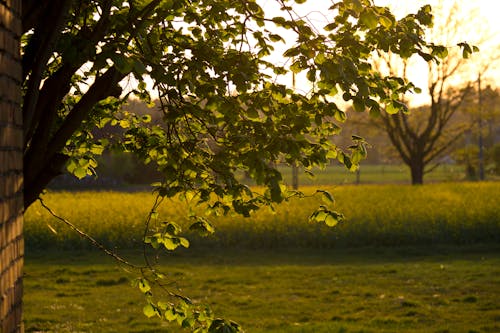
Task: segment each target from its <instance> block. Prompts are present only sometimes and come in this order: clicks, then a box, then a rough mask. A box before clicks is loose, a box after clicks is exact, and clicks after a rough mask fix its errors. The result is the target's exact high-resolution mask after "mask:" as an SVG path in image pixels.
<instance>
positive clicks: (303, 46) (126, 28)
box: [21, 0, 470, 332]
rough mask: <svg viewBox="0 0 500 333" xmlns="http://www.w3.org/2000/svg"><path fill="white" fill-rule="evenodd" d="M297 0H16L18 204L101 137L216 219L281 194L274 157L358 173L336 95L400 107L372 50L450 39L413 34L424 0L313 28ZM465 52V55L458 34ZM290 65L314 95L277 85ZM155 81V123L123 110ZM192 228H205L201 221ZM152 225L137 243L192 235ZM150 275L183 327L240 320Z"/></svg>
mask: <svg viewBox="0 0 500 333" xmlns="http://www.w3.org/2000/svg"><path fill="white" fill-rule="evenodd" d="M303 2H305V1H303V0H300V1H299V0H295V1H286V0H276V3H277V4H279V5H280V7H281V13H282V14H281V15H279V14H277V15H276V16H275V15H271V14H270V13H265V12H264V11H263V9H262V8H261V7H260V6H259V4H258V3H257V2H256V1H255V0H245V1H217V0H208V1H197V0H194V1H185V0H181V1H171V0H132V1H116V0H87V1H69V0H51V1H34V0H24V1H23V17H22V19H23V22H22V23H23V24H22V26H23V36H22V43H21V44H22V65H23V76H22V78H23V80H22V86H23V104H22V105H23V110H22V111H23V118H24V142H25V146H24V166H25V169H24V194H25V196H24V198H25V206H26V207H28V206H29V205H31V204H32V203H33V202H34V201H35V200H36V199H37V198H38V197H39V196H40V194H41V193H42V191H43V189H44V188H45V187H46V186H47V184H48V183H49V182H50V180H51V179H53V178H54V177H55V176H57V175H58V174H60V173H61V172H62V171H63V169H66V170H68V171H69V172H71V173H72V174H74V175H75V176H76V177H78V178H83V177H85V176H87V175H91V174H92V173H93V170H94V168H95V167H96V164H97V162H96V158H95V156H97V155H99V154H101V153H102V152H103V151H104V150H105V149H106V148H108V147H110V146H113V147H114V148H115V149H122V150H123V151H130V152H134V153H135V154H136V155H137V156H138V157H139V158H140V159H141V160H142V161H143V162H144V163H154V164H156V165H157V168H158V170H159V171H161V172H162V174H163V177H164V178H163V180H162V182H161V184H158V185H157V186H156V191H157V193H158V194H159V201H161V198H168V197H172V196H174V195H177V194H184V196H185V197H186V198H192V199H191V200H193V201H194V202H197V203H198V204H205V205H207V206H206V207H207V211H209V212H212V213H213V214H219V213H226V212H227V211H229V210H234V211H236V212H237V213H240V214H242V215H244V216H248V215H249V214H250V213H251V212H252V211H254V210H256V209H257V208H258V207H260V206H262V205H271V204H273V203H279V202H281V201H283V200H285V199H287V198H288V197H289V196H290V195H291V194H290V193H288V192H287V191H286V189H285V188H284V187H283V186H282V184H281V182H282V177H281V174H280V173H279V172H278V170H277V169H276V168H275V167H274V165H275V164H274V162H276V161H284V162H286V163H289V164H297V165H298V166H300V167H301V168H310V167H312V166H315V165H320V166H321V165H324V164H325V163H326V162H327V161H328V159H329V158H336V159H338V160H339V161H340V162H341V163H343V164H345V165H346V166H347V167H348V168H355V167H356V165H357V163H358V162H359V160H360V159H361V158H363V157H364V155H366V151H365V147H364V141H363V139H362V138H360V137H354V138H353V139H354V142H353V145H352V146H351V147H350V148H349V150H348V151H343V150H341V149H339V148H338V147H336V146H335V145H333V144H331V140H330V138H331V136H333V135H336V134H337V133H338V129H339V127H338V125H336V124H334V123H333V121H332V120H333V119H336V120H337V121H343V120H344V119H345V112H344V111H342V110H341V109H340V108H339V107H338V106H337V105H336V104H335V103H334V102H333V99H332V96H335V95H337V94H339V93H342V94H343V97H344V99H345V100H346V101H352V102H353V103H354V105H355V106H356V108H365V107H368V108H370V109H372V110H375V109H381V107H380V105H392V106H393V107H392V109H391V111H395V110H400V109H403V105H402V103H401V101H399V97H400V96H401V95H402V94H404V93H405V92H407V91H411V90H413V88H414V86H413V85H412V84H411V83H409V82H407V81H405V80H403V79H400V78H397V77H393V76H384V75H382V74H381V73H380V72H378V71H377V70H375V69H374V68H373V67H372V65H371V63H372V54H373V53H374V52H375V51H376V50H380V52H382V53H386V52H391V53H393V54H398V55H400V56H401V57H403V58H408V57H410V56H411V55H413V54H419V55H420V56H421V57H423V58H425V59H426V60H427V61H435V60H437V56H441V55H443V53H444V50H445V49H444V48H443V47H441V46H436V45H434V44H432V43H428V42H427V41H426V40H425V39H424V34H423V31H424V26H426V25H429V24H430V23H431V21H432V15H431V12H430V7H429V6H425V7H423V8H422V9H421V10H420V11H418V13H416V14H411V15H408V16H406V17H404V18H402V19H400V20H396V18H395V17H394V16H393V15H392V14H391V12H390V11H389V10H388V9H387V8H382V7H377V6H375V5H373V3H372V1H371V0H355V1H353V0H344V1H339V2H336V3H335V4H333V5H332V6H331V8H330V9H331V21H330V22H329V23H328V24H327V25H326V26H325V28H324V30H318V29H317V28H316V27H314V26H312V25H311V24H310V22H309V21H308V20H307V17H301V16H299V15H297V14H295V12H294V11H293V8H292V6H296V5H297V6H298V5H299V4H301V3H303ZM285 32H286V33H287V34H288V35H292V36H293V37H291V38H292V39H290V37H286V39H287V41H291V40H293V39H295V40H294V44H293V45H292V46H290V47H289V48H288V49H287V50H286V51H285V53H284V56H285V57H286V58H289V59H293V61H291V63H290V66H288V65H286V66H281V65H277V64H276V63H275V62H274V61H272V60H270V59H271V58H270V57H269V56H270V55H271V54H272V52H273V50H274V46H275V45H276V44H277V43H280V42H283V41H284V38H283V37H282V36H280V34H282V33H285ZM463 48H464V50H465V51H466V52H469V49H470V47H469V46H468V45H466V44H464V45H463ZM289 70H291V71H293V72H295V73H300V72H304V73H305V74H306V77H307V79H308V80H309V81H310V82H311V84H312V89H311V91H309V92H306V93H299V92H296V91H293V90H291V89H289V88H287V87H286V86H284V85H281V84H278V83H276V82H277V81H276V76H279V75H284V74H286V73H287V72H289ZM149 80H151V82H152V86H149V87H148V82H149ZM153 92H155V93H156V94H157V97H158V98H159V100H160V105H159V107H160V111H159V112H161V115H162V119H163V124H161V125H155V124H152V123H151V122H150V118H149V117H148V116H142V115H137V114H134V113H132V112H122V111H121V107H122V104H123V103H124V102H125V101H126V99H127V98H128V96H129V95H130V94H133V95H135V96H137V97H139V98H141V99H142V100H144V101H146V102H150V101H151V95H152V94H153ZM106 124H110V125H112V126H120V127H121V128H123V129H124V134H123V135H121V136H119V137H117V136H114V137H108V138H95V137H94V136H93V135H92V133H93V130H94V129H95V128H96V127H97V128H101V127H103V126H105V125H106ZM238 170H242V171H245V172H246V173H247V174H248V175H249V176H250V177H251V178H252V179H253V180H254V181H255V182H256V183H257V184H260V185H263V186H265V187H266V188H267V190H266V191H264V192H263V193H255V192H253V191H252V190H250V189H249V188H248V187H246V186H244V185H243V184H241V183H240V182H239V181H238V180H237V178H236V177H235V173H236V171H238ZM325 195H326V194H325ZM326 197H327V198H329V196H328V195H326ZM155 207H156V206H155ZM153 213H154V212H152V215H151V216H150V217H149V218H150V219H151V218H153V215H154V214H153ZM340 217H341V215H339V214H337V213H335V212H333V211H330V210H329V209H328V208H326V207H324V206H323V207H321V208H320V210H318V211H317V212H315V213H314V214H313V215H312V219H314V220H317V221H322V222H326V223H327V224H329V225H334V224H336V223H337V222H338V220H339V219H340ZM192 227H193V228H195V229H198V230H201V231H202V232H210V231H212V229H213V228H212V226H211V225H210V224H209V222H208V221H207V220H205V219H204V218H196V217H195V221H194V222H193V226H192ZM152 228H153V227H152ZM159 228H160V229H151V230H147V231H146V237H145V242H146V243H149V244H151V246H153V247H154V248H158V247H159V246H162V247H166V248H167V249H169V250H172V249H174V248H175V247H177V246H187V244H188V243H187V240H185V239H184V238H182V237H180V236H179V235H178V232H179V230H178V228H177V226H176V224H175V223H168V224H166V225H163V226H159ZM152 273H154V272H152ZM156 278H158V276H157V275H155V276H153V277H151V278H150V279H148V278H147V277H143V278H141V279H140V280H138V287H139V289H140V290H142V291H143V292H144V293H145V295H147V296H148V298H147V299H148V304H147V306H146V307H145V308H144V313H145V314H146V315H148V316H160V317H162V318H167V319H169V320H171V319H177V320H178V321H179V322H182V325H183V326H186V327H191V328H193V329H200V330H203V329H205V330H206V329H208V328H210V330H211V331H213V332H219V331H220V332H222V331H223V330H224V331H227V330H229V331H235V330H237V329H238V326H237V325H236V324H234V323H229V322H226V321H221V320H214V319H213V318H212V317H211V316H209V315H208V314H207V313H205V312H203V313H200V312H196V311H194V310H193V311H192V312H189V311H188V309H190V306H189V302H187V301H186V300H185V299H184V298H182V297H180V296H177V297H174V300H177V301H178V303H175V304H174V303H171V302H168V303H166V302H165V303H163V302H159V303H158V302H156V301H154V300H153V299H152V297H151V291H152V289H151V285H150V283H152V282H153V281H155V279H156Z"/></svg>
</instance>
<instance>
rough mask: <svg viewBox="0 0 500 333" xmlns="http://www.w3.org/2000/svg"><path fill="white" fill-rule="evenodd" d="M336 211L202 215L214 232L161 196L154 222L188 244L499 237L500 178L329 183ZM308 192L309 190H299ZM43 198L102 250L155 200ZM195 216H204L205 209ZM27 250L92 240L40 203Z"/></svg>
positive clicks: (132, 242)
mask: <svg viewBox="0 0 500 333" xmlns="http://www.w3.org/2000/svg"><path fill="white" fill-rule="evenodd" d="M326 189H327V190H329V191H330V192H331V193H332V194H333V196H334V198H335V201H336V204H335V205H334V207H333V208H334V209H336V210H338V211H340V212H342V213H343V214H344V215H345V216H346V219H345V221H344V222H343V223H341V224H339V225H338V226H336V227H334V228H329V227H327V226H325V225H322V224H315V223H310V222H308V216H309V215H310V214H311V213H312V212H313V211H314V210H315V209H316V208H317V207H318V206H319V205H320V204H323V202H322V201H321V196H315V197H311V198H306V199H293V200H291V201H289V202H285V203H283V204H281V205H279V206H277V207H276V212H275V213H272V212H271V211H270V210H269V209H263V210H261V211H258V212H256V213H255V214H252V216H251V217H250V218H243V217H241V216H233V215H230V216H226V217H221V218H213V217H210V216H209V217H208V218H209V219H210V220H211V221H212V222H213V224H214V226H215V228H216V233H215V235H214V236H212V237H207V238H202V237H199V236H198V235H196V234H193V233H190V232H189V231H187V229H188V226H189V220H188V219H187V211H188V206H187V204H186V203H185V202H181V201H179V200H177V199H175V200H167V201H165V202H164V203H163V204H162V206H161V207H160V209H159V221H174V222H176V223H178V224H180V225H181V226H183V227H184V230H186V236H187V237H188V238H189V239H190V240H191V246H192V247H195V248H196V247H207V246H208V247H212V248H213V247H220V248H227V247H239V248H252V249H253V248H255V249H257V248H282V247H287V248H297V247H302V248H306V247H313V248H341V247H352V246H420V245H424V246H427V245H435V244H455V245H463V244H475V243H498V242H500V209H499V207H500V183H497V182H488V183H446V184H429V185H425V186H409V185H358V186H356V185H344V186H337V187H327V188H326ZM303 190H304V191H305V192H306V193H310V194H311V193H314V190H315V188H313V187H306V188H303ZM44 198H45V199H44V200H45V202H46V204H47V205H49V206H50V207H51V208H52V209H53V210H54V211H55V212H57V213H58V214H60V215H61V216H63V217H65V218H67V219H68V220H69V221H71V222H72V223H73V224H75V225H77V226H79V227H80V228H81V229H82V230H84V231H85V232H87V233H89V234H90V235H92V236H93V237H95V238H96V239H97V240H98V241H100V242H101V243H103V244H105V245H106V246H108V247H118V248H136V247H137V246H140V245H141V243H142V241H141V240H142V237H143V232H144V222H145V220H146V216H147V215H148V212H149V210H150V209H151V207H152V205H153V202H154V195H152V194H151V193H144V192H141V193H121V192H55V193H48V194H46V195H45V196H44ZM195 209H198V214H200V215H202V216H204V215H205V212H204V211H203V208H196V207H195ZM25 216H26V219H25V237H26V245H27V247H28V248H35V249H36V248H43V249H47V248H60V249H61V248H64V249H81V248H89V247H90V246H91V245H90V244H89V242H88V241H87V240H85V239H81V238H80V237H79V236H78V235H77V234H76V233H75V232H73V231H72V230H70V229H69V228H68V227H67V226H65V225H64V224H62V223H61V222H60V221H58V220H57V219H55V218H53V217H52V216H51V215H50V214H49V213H48V212H47V211H46V210H45V209H44V208H43V207H41V206H40V205H39V204H38V203H35V204H34V205H32V206H31V207H30V208H29V209H28V211H27V212H26V215H25Z"/></svg>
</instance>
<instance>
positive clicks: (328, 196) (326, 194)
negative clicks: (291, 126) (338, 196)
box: [316, 190, 334, 203]
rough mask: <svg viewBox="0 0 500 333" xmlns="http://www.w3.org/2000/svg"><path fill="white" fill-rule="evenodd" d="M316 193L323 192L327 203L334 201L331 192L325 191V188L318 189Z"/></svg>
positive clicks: (323, 197)
mask: <svg viewBox="0 0 500 333" xmlns="http://www.w3.org/2000/svg"><path fill="white" fill-rule="evenodd" d="M316 193H321V194H322V197H321V198H322V199H323V201H324V202H325V203H334V199H333V196H332V195H331V194H330V192H328V191H325V190H317V191H316Z"/></svg>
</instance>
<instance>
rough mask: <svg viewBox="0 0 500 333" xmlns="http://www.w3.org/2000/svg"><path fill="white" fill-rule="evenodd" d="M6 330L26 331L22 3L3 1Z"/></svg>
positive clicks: (0, 286)
mask: <svg viewBox="0 0 500 333" xmlns="http://www.w3.org/2000/svg"><path fill="white" fill-rule="evenodd" d="M0 13H1V16H0V36H2V38H0V49H1V50H2V51H1V56H0V331H1V332H2V333H17V332H23V331H24V329H23V325H22V294H23V280H22V274H23V262H24V240H23V211H24V208H23V117H22V113H21V73H22V69H21V61H20V55H19V40H20V35H21V19H20V16H21V0H11V1H1V2H0Z"/></svg>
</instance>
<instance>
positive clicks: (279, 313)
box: [24, 183, 500, 333]
mask: <svg viewBox="0 0 500 333" xmlns="http://www.w3.org/2000/svg"><path fill="white" fill-rule="evenodd" d="M326 189H328V190H330V191H331V192H332V194H333V195H334V197H335V200H336V205H335V208H336V209H337V210H339V211H341V212H342V213H344V214H345V215H346V220H345V222H343V223H341V224H340V225H338V226H337V227H335V228H329V227H326V226H324V225H321V224H312V223H309V222H308V221H307V218H308V216H309V214H310V213H311V212H312V211H314V209H315V208H317V207H318V205H319V204H322V201H321V198H320V197H312V198H307V199H302V200H292V201H290V202H288V203H285V204H283V205H281V206H279V207H277V209H276V213H274V214H273V213H271V212H270V211H269V210H267V209H265V210H262V211H260V212H257V213H255V214H253V215H252V216H251V217H250V218H248V219H244V218H241V217H239V216H228V217H224V218H220V219H216V220H213V222H214V224H215V227H216V233H215V235H214V236H213V237H208V238H202V237H200V236H198V235H196V234H193V233H191V232H186V236H187V237H188V238H189V239H190V241H191V247H190V248H189V249H182V250H181V251H175V252H173V253H171V254H166V255H165V258H163V259H162V261H161V263H162V268H163V270H165V271H167V272H168V278H169V281H171V282H172V284H170V287H171V288H173V289H174V290H176V291H177V290H178V291H180V292H181V293H182V294H184V295H187V296H190V297H191V298H192V300H193V301H194V302H196V303H197V304H208V305H210V306H211V308H212V309H213V311H214V312H215V313H216V315H217V316H222V317H224V318H230V319H233V320H235V321H237V322H239V323H240V324H242V325H243V327H244V328H245V330H246V332H258V333H259V332H319V333H322V332H335V333H337V332H436V333H437V332H441V333H443V332H467V333H471V332H498V331H500V302H499V301H498V300H499V299H500V215H499V214H500V211H499V209H498V207H499V206H500V205H499V203H500V202H499V200H500V199H499V198H500V186H499V184H498V183H449V184H430V185H425V186H418V187H412V186H404V185H360V186H354V185H352V186H338V187H330V188H326ZM304 190H305V191H306V192H308V193H313V192H314V189H313V188H312V187H311V188H304ZM44 200H45V202H46V204H48V205H49V206H50V207H52V208H53V209H54V210H55V211H56V212H58V213H59V214H61V215H62V216H64V217H65V218H67V219H68V220H70V221H71V222H72V223H74V224H76V225H78V226H79V227H80V228H81V229H83V230H85V231H86V232H88V233H89V234H91V235H92V236H94V237H95V238H96V239H98V240H99V241H100V242H101V243H103V244H105V245H106V246H108V247H109V248H111V249H113V250H115V251H117V252H118V253H120V254H123V255H124V256H125V257H126V258H127V259H130V260H132V261H134V262H137V261H139V260H140V257H139V256H138V255H137V253H136V252H131V249H132V248H137V247H141V246H142V242H141V239H142V235H143V228H144V221H145V218H146V216H147V214H148V212H149V209H150V208H151V206H152V204H153V201H154V196H153V195H152V194H151V193H119V192H55V193H48V194H47V195H45V199H44ZM187 209H188V207H187V206H186V204H185V203H184V202H181V201H179V200H172V201H166V202H165V203H164V204H163V205H162V206H161V208H160V210H159V216H160V220H161V221H163V220H167V221H175V222H177V223H179V224H181V225H182V226H183V227H184V228H185V229H187V226H188V221H187V219H186V218H185V216H186V212H187ZM198 213H199V214H204V211H203V209H200V208H199V211H198ZM25 222H26V223H25V236H26V246H27V257H26V269H25V273H26V277H25V299H24V302H25V303H24V304H25V323H26V331H27V332H143V333H145V332H181V330H180V329H179V328H178V327H177V326H169V325H168V324H166V323H162V322H160V321H159V320H155V319H147V318H146V317H144V316H143V315H142V307H143V306H144V304H145V303H144V298H143V296H141V294H140V292H139V291H138V290H136V289H134V288H132V287H130V283H129V282H130V280H131V279H133V278H135V277H137V273H128V272H127V271H125V270H123V269H122V268H119V267H117V264H116V262H114V261H113V260H112V259H110V258H108V257H106V256H105V255H104V254H102V253H101V252H99V251H90V250H89V249H90V248H91V246H90V245H89V243H88V241H86V240H82V239H80V238H79V236H78V235H76V233H74V232H73V231H71V230H69V228H67V227H66V226H65V225H62V224H61V223H60V222H59V221H57V220H56V219H54V218H53V217H51V216H50V215H49V214H48V213H47V212H46V211H45V210H44V209H43V208H42V207H40V206H39V205H38V204H36V205H33V206H32V207H30V209H29V210H28V211H27V212H26V221H25Z"/></svg>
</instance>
